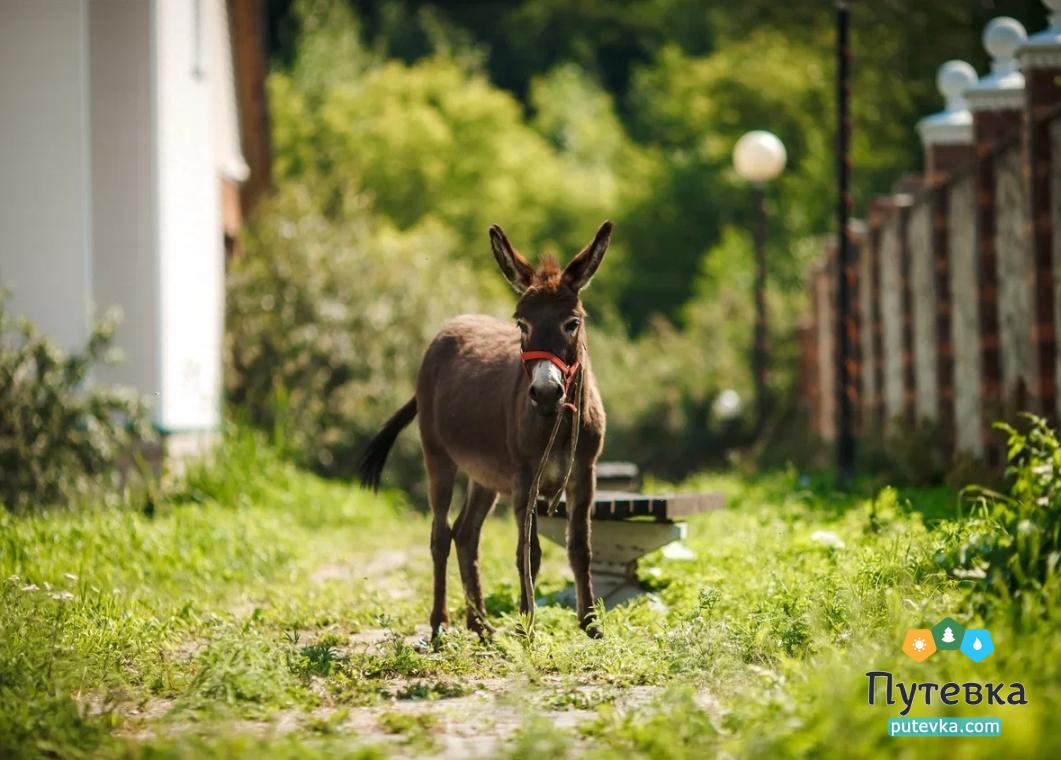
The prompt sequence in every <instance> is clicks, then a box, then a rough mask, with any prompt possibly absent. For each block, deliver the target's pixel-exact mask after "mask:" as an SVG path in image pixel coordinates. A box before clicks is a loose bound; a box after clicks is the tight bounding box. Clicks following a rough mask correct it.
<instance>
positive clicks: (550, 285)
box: [528, 253, 564, 293]
mask: <svg viewBox="0 0 1061 760" xmlns="http://www.w3.org/2000/svg"><path fill="white" fill-rule="evenodd" d="M563 273H564V272H563V270H562V269H560V262H559V261H557V260H556V257H555V256H554V255H553V254H551V253H546V254H544V255H542V259H541V263H540V264H539V265H538V271H537V272H535V273H534V281H533V282H532V283H531V285H530V287H529V288H528V290H535V291H538V292H541V293H555V292H557V291H558V290H559V289H560V284H561V282H562V278H563Z"/></svg>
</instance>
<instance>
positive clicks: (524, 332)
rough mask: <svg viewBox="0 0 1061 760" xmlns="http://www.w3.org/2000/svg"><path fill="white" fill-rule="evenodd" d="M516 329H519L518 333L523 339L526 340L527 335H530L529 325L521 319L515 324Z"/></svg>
mask: <svg viewBox="0 0 1061 760" xmlns="http://www.w3.org/2000/svg"><path fill="white" fill-rule="evenodd" d="M516 327H518V328H519V331H520V333H521V334H522V335H523V337H524V338H526V337H527V335H528V334H529V333H530V325H528V324H527V323H526V322H524V321H523V320H522V319H520V320H518V321H517V322H516Z"/></svg>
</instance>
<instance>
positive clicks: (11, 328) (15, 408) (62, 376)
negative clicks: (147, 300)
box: [0, 293, 152, 511]
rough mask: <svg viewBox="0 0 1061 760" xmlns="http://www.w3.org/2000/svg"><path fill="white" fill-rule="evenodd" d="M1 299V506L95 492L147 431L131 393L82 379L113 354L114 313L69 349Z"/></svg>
mask: <svg viewBox="0 0 1061 760" xmlns="http://www.w3.org/2000/svg"><path fill="white" fill-rule="evenodd" d="M5 302H6V297H5V296H4V295H3V294H2V293H0V409H3V414H0V505H3V506H6V507H7V508H8V509H10V510H14V511H26V510H30V509H34V508H39V507H45V506H49V505H55V504H59V503H62V502H65V501H67V500H69V499H71V498H72V497H74V496H75V495H78V496H80V495H84V494H85V493H86V492H91V491H93V490H94V489H95V488H97V487H98V486H99V485H101V483H102V481H105V480H107V479H108V478H109V477H111V476H113V475H114V474H115V473H116V468H117V465H118V463H119V460H120V459H122V458H123V457H128V456H129V455H130V454H131V452H132V449H133V447H134V446H135V445H136V444H137V443H139V442H143V441H146V440H148V439H149V438H151V437H152V432H151V429H150V426H149V424H148V416H147V412H146V409H145V406H144V404H143V402H142V400H141V399H140V398H139V397H138V396H137V395H136V394H135V393H134V392H132V391H129V390H125V389H118V388H109V387H89V385H88V383H87V382H86V381H87V379H88V377H89V373H90V372H91V371H92V368H93V366H94V365H96V364H99V363H101V362H103V361H106V360H108V359H111V358H113V355H112V354H111V352H110V347H111V341H112V338H113V336H114V329H115V327H116V326H117V319H116V317H115V316H114V315H113V314H112V315H110V316H107V317H105V318H104V319H103V320H101V321H99V322H97V323H96V324H95V325H94V326H93V328H92V334H91V335H90V336H89V338H88V342H87V343H86V344H85V346H84V348H82V349H81V350H79V351H74V352H72V353H69V354H67V353H65V352H63V351H61V350H59V349H58V348H57V347H56V346H55V344H54V343H52V342H51V341H50V340H49V339H48V338H46V337H44V336H42V335H40V334H38V333H37V331H36V329H35V328H34V327H33V325H32V324H30V323H29V321H28V320H26V319H22V318H17V319H16V318H15V317H13V316H11V315H10V314H9V313H8V311H7V308H6V303H5Z"/></svg>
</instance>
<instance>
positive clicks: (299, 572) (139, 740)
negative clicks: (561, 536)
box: [0, 434, 1061, 758]
mask: <svg viewBox="0 0 1061 760" xmlns="http://www.w3.org/2000/svg"><path fill="white" fill-rule="evenodd" d="M683 487H685V488H689V489H712V490H714V489H721V490H724V491H725V492H726V493H727V495H728V496H729V508H728V509H726V510H724V511H722V512H717V513H714V514H709V515H702V516H699V517H697V518H694V519H693V520H691V521H690V529H689V533H690V539H689V541H688V542H687V544H688V546H689V547H690V548H691V549H693V550H694V551H695V552H696V555H697V559H695V560H692V561H684V562H680V561H668V560H664V559H662V558H661V557H659V556H658V555H657V556H653V557H650V558H649V559H647V560H646V561H644V562H643V563H642V566H641V574H642V577H643V579H644V582H645V583H646V585H648V586H650V587H651V588H652V590H653V591H654V592H655V595H656V597H657V599H658V600H659V601H660V602H662V603H663V604H662V605H660V604H658V603H652V602H650V600H649V599H648V598H643V599H641V600H638V601H635V602H634V603H632V604H630V605H627V606H625V607H623V608H621V609H619V610H616V611H613V612H610V613H608V614H607V615H606V616H605V618H604V621H603V626H604V630H605V633H606V637H605V638H604V639H603V640H601V641H592V640H589V639H588V638H586V637H585V636H584V635H583V634H582V633H581V631H579V629H578V627H577V625H576V623H575V620H574V616H573V614H572V613H571V612H570V611H569V610H566V609H562V608H559V607H552V606H546V607H543V608H542V609H541V610H540V614H539V616H538V618H537V620H536V637H535V639H534V640H533V641H532V642H530V643H528V642H526V641H525V640H523V639H521V638H520V637H518V636H516V635H514V631H515V629H516V627H517V623H518V620H516V619H515V617H514V616H513V612H512V610H513V609H514V608H515V606H516V599H517V595H516V587H515V566H514V555H515V528H514V526H513V525H512V520H511V516H510V515H509V514H501V515H499V516H497V517H495V518H492V519H490V520H489V521H488V522H487V525H486V528H485V530H484V536H483V556H482V572H483V578H484V586H485V588H486V591H487V593H488V594H489V605H488V606H489V609H490V610H491V614H492V615H493V616H494V620H493V622H494V623H495V624H496V625H497V626H498V627H499V629H500V632H499V634H498V635H497V636H496V638H495V639H494V641H493V642H491V643H490V644H488V645H483V644H481V643H479V642H478V640H477V639H476V638H474V637H473V636H471V635H470V634H468V633H467V632H466V631H464V630H463V629H462V628H461V627H459V626H457V627H455V628H454V629H452V630H451V631H450V633H449V634H448V636H447V638H446V641H445V643H444V645H443V646H442V647H441V649H440V650H439V651H437V652H435V651H431V650H430V648H425V647H422V646H420V643H419V639H420V638H421V637H422V636H423V635H424V634H425V628H424V623H425V622H426V620H427V615H428V608H429V603H430V580H431V579H430V561H429V555H428V551H427V540H428V534H429V523H428V521H427V519H425V516H424V515H423V514H421V513H419V512H417V511H415V510H414V509H412V508H411V507H410V506H409V505H407V504H406V503H405V501H404V499H403V497H402V496H401V495H400V494H397V493H388V494H385V495H383V496H380V497H373V496H371V495H368V494H364V493H362V492H360V491H358V490H355V489H354V488H352V487H350V486H347V485H344V484H340V483H335V482H327V481H323V480H320V479H318V478H316V477H314V476H312V475H309V474H306V473H304V472H300V471H298V470H296V469H294V468H293V467H291V466H290V465H288V464H285V463H284V462H282V461H281V460H280V459H279V458H278V457H277V456H276V455H275V454H273V453H272V451H271V450H270V449H269V448H268V447H267V446H266V445H264V444H263V443H262V442H261V440H260V439H258V438H257V437H255V436H252V435H248V434H236V435H233V436H230V438H229V440H228V441H227V442H226V444H225V447H224V448H223V450H222V453H221V456H220V459H219V461H218V462H217V463H216V464H215V465H213V466H211V467H210V468H202V469H198V470H195V471H193V472H192V473H191V475H190V476H189V477H188V478H187V480H186V481H185V482H184V483H183V484H182V485H181V487H180V488H179V489H177V490H173V491H171V492H170V493H169V494H168V495H165V496H163V497H161V498H159V499H156V502H155V508H154V510H153V514H152V515H151V516H148V515H146V514H144V512H143V510H134V509H132V508H131V507H130V508H126V509H93V508H84V509H79V510H76V511H74V510H72V511H68V512H58V513H51V514H45V515H38V516H32V517H24V518H15V517H12V516H9V515H6V514H3V513H0V756H4V757H9V756H10V757H21V756H26V757H29V756H39V755H52V756H61V757H82V756H90V755H91V756H94V757H202V756H206V757H212V756H216V757H258V756H260V755H262V754H265V753H268V754H269V755H271V756H274V757H281V758H284V757H382V756H387V755H389V754H394V753H398V754H403V755H406V756H408V755H418V754H431V753H448V754H450V755H452V756H467V755H475V754H478V755H481V756H491V757H492V756H511V757H541V756H542V755H543V754H544V755H547V756H551V757H565V756H575V755H578V756H583V755H586V756H591V757H628V756H646V757H666V758H682V757H703V756H704V755H710V754H733V755H740V756H750V757H774V756H778V755H792V754H796V755H804V754H810V755H820V756H836V757H849V756H876V755H889V756H890V755H894V754H898V755H902V756H915V755H916V756H919V757H920V756H923V755H928V756H938V757H944V756H946V757H981V756H988V755H995V754H997V753H998V752H999V751H1000V749H1003V751H1004V752H1005V754H1007V755H1019V756H1027V757H1033V756H1043V757H1046V756H1057V754H1058V752H1059V751H1061V737H1059V736H1058V734H1057V732H1056V731H1054V730H1053V722H1054V718H1053V716H1054V715H1056V713H1057V710H1058V709H1059V708H1061V704H1059V702H1061V687H1059V686H1058V684H1059V683H1061V681H1059V678H1058V676H1059V675H1061V673H1059V670H1061V668H1059V665H1058V663H1059V662H1061V635H1059V632H1058V630H1057V627H1056V623H1051V622H1050V621H1049V620H1045V621H1044V620H1039V621H1038V622H1028V621H1026V620H1025V621H1024V622H1018V621H1017V620H1016V619H1014V618H1013V617H1012V616H1009V615H1007V614H1006V611H1005V610H1004V609H1000V610H999V611H998V614H997V615H995V614H992V616H991V618H990V619H986V620H985V619H983V618H982V617H979V615H980V613H978V612H977V611H976V610H978V609H982V608H981V607H977V606H974V605H973V604H972V602H971V601H970V600H971V596H970V594H969V593H968V592H969V588H967V587H966V586H968V584H971V583H973V581H962V582H959V581H957V580H955V579H954V578H952V577H951V576H949V575H948V574H947V573H946V572H945V571H944V569H943V567H942V559H941V558H942V557H944V556H946V554H947V553H948V551H950V550H951V549H952V548H953V547H954V546H955V545H956V542H958V541H960V540H961V539H962V531H963V528H962V525H961V523H960V522H959V521H958V520H956V519H955V518H957V517H958V516H959V514H960V513H959V511H958V508H957V497H956V495H955V494H954V493H953V492H949V491H946V490H921V491H909V492H904V493H899V492H896V491H894V490H885V491H883V492H881V493H879V494H876V495H873V496H871V497H864V496H850V495H838V494H835V493H833V492H830V491H829V490H828V489H827V488H826V487H824V486H822V485H821V484H818V483H816V482H814V481H808V480H806V479H802V480H801V479H800V477H799V476H798V475H797V474H796V473H793V472H779V473H774V474H770V475H764V476H760V477H757V478H752V479H748V478H739V477H736V476H704V477H702V478H698V479H695V480H693V481H690V482H688V483H685V484H683ZM450 564H451V573H450V589H451V593H450V605H449V606H450V615H451V618H452V619H453V620H455V621H459V620H462V619H463V615H462V614H461V610H462V604H463V598H462V595H461V593H460V582H459V577H458V575H457V571H456V562H455V560H454V561H451V563H450ZM568 577H569V574H568V570H567V568H566V566H565V561H564V556H563V552H562V551H561V550H560V549H559V548H558V547H554V546H552V545H548V546H546V554H545V560H544V564H543V570H542V576H541V578H540V581H539V594H540V595H543V596H544V595H547V594H549V593H551V592H553V591H557V590H559V589H561V588H563V587H564V586H565V585H566V583H567V581H568ZM963 584H964V585H963ZM946 615H951V616H953V617H955V618H956V619H957V620H959V621H961V622H962V623H964V624H965V625H967V626H972V625H974V624H975V625H979V626H983V627H987V628H990V629H991V631H992V634H993V637H994V641H995V646H996V653H995V655H993V656H992V657H991V658H989V659H988V660H986V661H985V662H983V663H980V664H974V663H972V662H971V661H969V660H968V659H966V658H964V657H962V656H961V655H960V654H958V653H940V654H939V655H936V656H934V657H932V658H930V659H929V660H927V661H926V662H925V663H922V664H918V663H915V662H913V661H912V660H910V659H908V658H907V657H906V656H905V655H903V654H902V653H901V652H900V650H899V647H900V644H901V642H902V638H903V635H904V633H905V631H906V630H907V629H908V628H910V627H930V626H931V625H933V624H934V623H935V622H936V621H937V620H939V619H940V618H942V617H944V616H946ZM870 670H887V671H890V672H892V673H894V674H895V678H896V679H897V680H899V681H904V682H907V683H909V682H914V681H917V682H924V681H935V682H938V683H944V682H947V681H956V682H958V683H963V682H966V681H975V682H978V683H999V682H1004V683H1006V684H1009V683H1012V682H1015V681H1019V682H1021V683H1023V684H1024V685H1025V687H1026V689H1027V695H1028V701H1029V703H1028V704H1027V705H1021V706H1017V705H1005V706H1002V707H998V706H990V707H988V706H987V705H979V706H965V705H961V706H958V707H947V706H944V705H940V704H938V703H937V704H933V705H931V706H925V705H923V704H922V703H921V702H920V701H919V702H918V705H917V706H915V708H914V710H913V711H912V713H911V714H913V715H919V716H929V715H940V714H963V715H991V716H997V717H1001V718H1002V720H1003V738H1002V739H964V740H963V739H948V740H942V739H889V738H887V737H886V735H885V725H886V721H887V718H888V717H891V716H894V715H897V714H898V709H899V707H894V706H893V707H888V706H886V705H881V704H879V701H878V704H877V705H875V706H870V705H868V704H867V701H866V685H867V679H866V677H865V675H864V674H865V673H866V672H867V671H870ZM900 707H901V706H900Z"/></svg>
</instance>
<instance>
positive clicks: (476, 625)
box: [466, 615, 497, 641]
mask: <svg viewBox="0 0 1061 760" xmlns="http://www.w3.org/2000/svg"><path fill="white" fill-rule="evenodd" d="M466 622H467V624H468V630H469V631H471V632H472V633H476V634H478V635H479V638H480V639H482V640H483V641H489V640H490V639H491V638H492V637H493V635H494V634H495V633H496V632H497V629H495V628H494V627H493V626H492V625H490V624H489V623H488V622H486V620H485V619H483V618H481V617H479V616H478V615H469V616H468V619H467V621H466Z"/></svg>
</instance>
